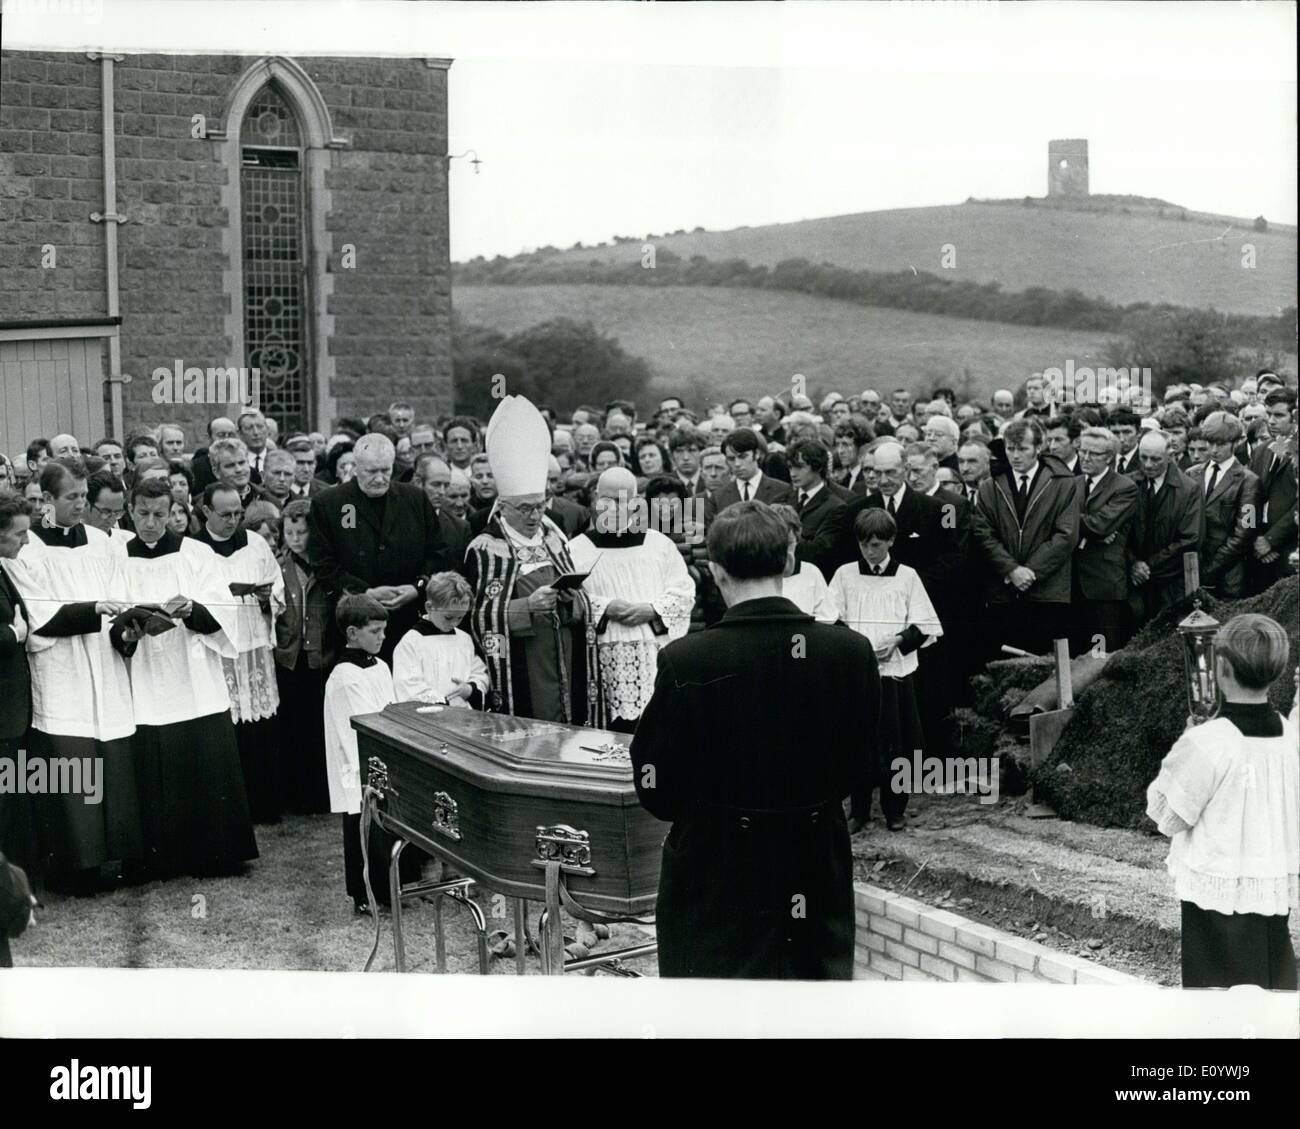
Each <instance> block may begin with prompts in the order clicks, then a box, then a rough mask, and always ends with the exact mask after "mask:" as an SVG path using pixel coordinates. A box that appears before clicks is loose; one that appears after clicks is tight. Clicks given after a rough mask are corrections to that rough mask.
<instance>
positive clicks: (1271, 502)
mask: <svg viewBox="0 0 1300 1129" xmlns="http://www.w3.org/2000/svg"><path fill="white" fill-rule="evenodd" d="M1295 402H1296V398H1295V393H1294V392H1292V391H1290V390H1289V389H1287V390H1285V391H1284V390H1282V389H1278V391H1276V392H1270V393H1269V395H1268V399H1267V400H1265V401H1264V406H1265V407H1266V408H1267V410H1268V428H1269V431H1271V432H1272V433H1273V435H1274V439H1273V441H1272V442H1271V443H1266V444H1264V445H1263V446H1261V447H1260V448H1259V449H1258V450H1257V451H1256V452H1255V454H1254V456H1253V458H1252V459H1251V464H1250V469H1251V470H1252V471H1253V472H1254V473H1255V475H1256V476H1257V477H1258V478H1259V481H1260V492H1261V494H1262V497H1263V504H1264V512H1263V513H1262V514H1261V515H1260V522H1259V528H1258V529H1257V530H1256V531H1255V536H1253V537H1252V538H1251V539H1250V545H1249V548H1248V550H1247V552H1246V584H1247V591H1248V592H1249V593H1250V594H1251V595H1254V594H1255V593H1258V592H1263V591H1264V590H1265V589H1266V588H1269V587H1271V586H1272V585H1273V584H1276V583H1277V581H1278V580H1279V579H1280V578H1281V577H1283V576H1285V575H1286V573H1287V570H1288V568H1289V567H1290V566H1289V564H1288V560H1289V558H1290V556H1291V553H1292V551H1293V550H1294V549H1295V547H1296V458H1295V454H1296V446H1295V441H1296V437H1295V422H1294V420H1293V419H1292V413H1293V412H1294V411H1295Z"/></svg>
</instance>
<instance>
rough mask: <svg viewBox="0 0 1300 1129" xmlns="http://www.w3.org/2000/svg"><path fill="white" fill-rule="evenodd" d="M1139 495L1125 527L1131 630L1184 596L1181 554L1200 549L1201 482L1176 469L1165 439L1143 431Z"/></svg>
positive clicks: (1139, 455) (1139, 450) (1140, 449)
mask: <svg viewBox="0 0 1300 1129" xmlns="http://www.w3.org/2000/svg"><path fill="white" fill-rule="evenodd" d="M1138 464H1139V466H1140V467H1141V475H1142V477H1141V481H1142V490H1141V491H1140V493H1139V498H1138V507H1137V511H1136V513H1135V514H1134V516H1133V521H1132V523H1131V524H1130V526H1129V537H1128V550H1129V558H1130V564H1129V592H1130V595H1129V611H1130V615H1131V622H1132V625H1133V627H1135V628H1136V627H1138V626H1140V625H1141V624H1143V623H1146V622H1147V621H1148V620H1150V619H1151V618H1152V617H1154V616H1157V615H1159V614H1160V613H1161V612H1162V611H1164V610H1165V608H1167V607H1169V606H1170V605H1171V604H1174V603H1177V602H1178V600H1180V599H1181V598H1182V596H1183V554H1184V553H1188V552H1196V550H1197V549H1198V548H1199V547H1200V543H1201V514H1202V511H1203V508H1204V500H1203V498H1202V497H1201V481H1200V479H1199V478H1194V477H1193V476H1191V475H1188V474H1186V473H1184V472H1183V471H1182V470H1181V469H1179V467H1178V464H1177V462H1176V461H1175V459H1174V457H1173V453H1172V451H1171V450H1170V446H1169V437H1168V436H1167V435H1165V434H1164V433H1163V432H1160V431H1148V432H1146V433H1145V434H1144V435H1143V436H1142V439H1141V442H1139V444H1138Z"/></svg>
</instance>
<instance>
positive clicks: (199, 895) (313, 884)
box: [13, 815, 656, 976]
mask: <svg viewBox="0 0 1300 1129" xmlns="http://www.w3.org/2000/svg"><path fill="white" fill-rule="evenodd" d="M257 843H258V847H259V849H260V851H261V857H260V858H259V859H257V860H256V861H255V862H254V863H253V864H252V865H251V866H249V867H248V869H247V871H246V873H245V874H243V875H242V876H240V877H236V878H219V879H204V880H202V881H200V880H196V879H189V878H176V879H172V880H170V881H167V882H151V883H148V884H146V885H143V886H136V887H129V888H124V889H120V890H115V891H113V892H112V893H107V894H99V895H96V896H94V897H82V898H72V897H64V896H61V895H57V894H53V893H49V892H46V893H44V894H43V895H42V896H41V900H42V902H43V903H44V906H45V908H44V909H43V910H38V911H37V915H36V924H35V925H34V926H31V927H29V928H28V930H27V932H26V933H24V934H23V936H22V937H20V938H19V939H18V940H17V941H15V942H13V955H14V964H15V965H18V966H26V967H60V966H61V967H81V968H239V969H275V970H286V971H297V970H308V971H327V972H333V971H339V972H348V971H351V972H359V971H361V969H362V967H363V966H364V965H365V962H366V956H367V955H368V954H369V952H370V946H371V944H372V941H373V937H374V922H373V921H372V920H369V919H367V918H362V917H357V916H355V915H354V914H353V912H352V903H351V901H350V900H349V899H348V897H347V896H346V895H345V893H344V891H343V843H342V832H341V831H340V829H339V817H338V816H337V815H330V816H324V815H318V816H298V817H290V818H287V819H285V820H284V821H283V822H282V823H280V824H276V825H274V826H270V827H259V828H258V829H257ZM477 900H478V902H479V904H480V905H481V906H483V908H484V912H485V914H486V915H487V917H488V929H489V930H494V929H505V930H507V931H509V932H510V934H511V936H513V932H514V920H513V916H512V915H511V914H510V912H509V909H508V908H505V907H508V903H505V906H504V907H503V906H502V903H501V902H498V903H497V906H498V908H504V910H505V913H506V916H505V917H504V918H503V919H496V920H494V919H493V916H492V915H493V899H492V897H491V895H490V893H489V892H488V891H485V890H482V889H481V888H480V890H479V897H478V899H477ZM528 912H529V921H530V928H532V929H533V931H534V932H536V928H537V916H538V914H539V913H540V912H541V906H540V905H539V904H537V903H531V902H530V903H529V911H528ZM380 920H381V922H382V925H383V932H382V936H381V938H380V945H379V953H378V955H377V956H376V958H375V963H374V965H373V969H375V970H379V971H390V970H391V969H392V967H393V947H392V933H391V930H390V928H389V918H388V915H387V914H384V915H382V916H381V919H380ZM443 922H444V926H445V933H446V938H447V968H448V971H450V972H477V970H478V949H477V944H476V941H475V937H474V931H473V929H472V928H471V927H470V916H469V914H468V913H467V912H466V911H465V910H464V909H463V908H461V907H458V906H456V905H455V903H453V902H452V901H450V900H449V899H448V900H446V901H445V902H444V908H443ZM402 925H403V931H404V933H405V937H406V959H407V968H408V969H409V970H410V971H413V972H433V971H435V970H436V964H435V961H434V942H433V937H434V934H433V909H432V907H431V906H430V905H428V904H425V903H423V902H421V901H418V900H416V901H411V902H408V903H407V905H406V908H405V910H404V912H403V915H402ZM646 932H647V931H646V930H644V929H643V928H641V927H639V926H635V925H624V926H616V927H615V928H614V930H613V937H612V938H611V940H609V941H607V942H604V943H603V944H602V945H601V950H605V949H611V948H623V947H625V946H627V945H631V944H639V943H642V942H643V941H644V939H645V934H646ZM566 933H570V934H571V933H572V930H570V929H568V928H566ZM598 951H600V950H598ZM630 967H633V968H635V969H637V970H638V971H639V972H641V973H642V974H643V975H649V976H653V975H655V972H656V969H655V961H654V958H653V957H642V958H639V959H637V960H635V961H633V962H631V964H630ZM491 971H492V972H493V973H494V974H508V975H513V974H514V972H515V962H514V959H513V958H508V959H498V958H494V959H493V960H492V963H491ZM528 971H529V972H530V973H540V971H541V969H540V965H539V963H538V960H537V958H536V957H533V958H530V960H529V968H528Z"/></svg>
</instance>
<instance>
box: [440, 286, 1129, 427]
mask: <svg viewBox="0 0 1300 1129" xmlns="http://www.w3.org/2000/svg"><path fill="white" fill-rule="evenodd" d="M452 301H453V303H454V305H455V308H456V312H457V314H459V315H460V316H461V317H463V318H465V319H466V320H467V321H470V322H476V323H478V324H480V325H485V326H490V327H492V328H493V329H497V330H500V331H501V332H503V333H514V332H516V331H518V330H521V329H525V328H527V327H529V326H532V325H536V324H537V323H538V322H542V321H546V320H548V319H550V318H556V317H568V318H573V319H574V320H575V321H591V322H593V323H594V324H595V326H596V328H597V329H599V330H601V331H603V332H605V333H609V334H612V335H613V336H614V337H616V338H618V341H619V343H620V344H621V345H622V346H623V348H624V349H626V350H627V351H628V352H629V353H631V354H632V355H633V356H637V357H641V358H643V359H644V360H645V361H646V362H647V363H648V364H649V365H650V368H651V370H652V372H653V373H654V384H655V387H656V389H657V390H658V391H660V392H662V393H664V394H667V393H668V392H675V393H677V394H678V395H685V396H687V397H688V398H689V399H690V400H691V401H692V402H695V401H702V400H705V399H715V398H716V399H720V400H723V401H724V402H725V401H726V400H728V399H729V398H731V397H733V396H749V397H758V396H761V395H763V394H764V393H767V394H771V395H775V394H777V393H780V392H789V390H790V377H791V376H792V375H794V374H795V373H802V374H803V375H804V376H805V377H806V378H807V384H808V392H809V394H810V395H813V396H814V399H816V395H815V394H816V393H818V392H821V393H825V392H829V391H831V390H832V389H838V390H840V391H844V392H849V391H855V392H856V391H861V390H862V389H863V388H865V387H868V386H872V387H876V388H880V389H889V388H894V387H896V386H900V385H901V386H902V387H906V388H911V389H913V390H914V391H916V392H918V393H919V392H920V391H921V390H922V389H926V390H928V389H931V388H933V387H934V386H935V385H936V384H940V383H947V384H952V385H953V386H954V387H957V388H960V381H961V379H962V374H963V372H964V371H966V370H969V372H970V374H971V378H972V381H973V385H974V387H973V392H974V393H975V394H976V395H980V396H984V397H988V396H989V395H991V394H992V392H993V390H994V389H995V388H1003V387H1005V388H1014V387H1016V386H1017V385H1018V384H1019V383H1020V382H1021V381H1022V380H1023V379H1024V378H1025V377H1026V376H1028V375H1029V374H1030V373H1031V372H1036V371H1041V370H1042V369H1044V368H1047V367H1050V366H1053V365H1055V366H1057V367H1059V368H1062V369H1064V368H1065V362H1066V360H1067V359H1070V358H1073V360H1074V363H1075V366H1076V367H1078V366H1081V365H1096V364H1098V363H1100V361H1101V359H1102V349H1103V348H1104V346H1105V344H1106V342H1107V341H1108V340H1109V339H1110V338H1111V337H1113V336H1115V335H1114V334H1104V333H1103V334H1099V333H1089V332H1085V331H1082V330H1069V329H1038V328H1034V327H1028V326H1012V325H1001V324H999V323H996V322H985V321H973V320H970V319H966V318H948V317H939V316H936V315H933V314H917V313H912V312H911V311H909V310H886V309H872V308H867V307H864V306H858V305H855V304H853V303H851V302H840V301H836V300H834V299H830V298H815V297H810V296H808V295H806V294H793V293H783V292H779V291H768V290H745V289H732V288H727V287H696V286H665V287H663V288H661V289H655V288H651V287H642V286H563V285H556V286H458V287H456V288H455V290H454V292H453V294H452Z"/></svg>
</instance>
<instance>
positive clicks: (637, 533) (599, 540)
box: [586, 527, 645, 549]
mask: <svg viewBox="0 0 1300 1129" xmlns="http://www.w3.org/2000/svg"><path fill="white" fill-rule="evenodd" d="M586 532H587V540H588V541H590V542H591V543H592V544H593V545H595V546H596V548H597V549H630V548H632V547H633V546H636V545H643V544H645V530H644V529H642V530H632V529H628V530H626V531H625V532H623V533H615V532H613V531H612V530H605V531H603V532H602V531H601V530H599V529H596V528H594V527H593V528H591V529H588V530H587V531H586Z"/></svg>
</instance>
